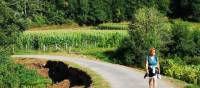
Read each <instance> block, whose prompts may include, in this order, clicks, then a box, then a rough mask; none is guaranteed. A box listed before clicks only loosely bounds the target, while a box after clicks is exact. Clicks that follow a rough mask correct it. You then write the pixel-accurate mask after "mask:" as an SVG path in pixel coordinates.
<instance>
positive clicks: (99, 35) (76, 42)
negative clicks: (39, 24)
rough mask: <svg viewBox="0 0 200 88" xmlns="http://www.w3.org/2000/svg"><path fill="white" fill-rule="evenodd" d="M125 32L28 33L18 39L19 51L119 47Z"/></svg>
mask: <svg viewBox="0 0 200 88" xmlns="http://www.w3.org/2000/svg"><path fill="white" fill-rule="evenodd" d="M127 35H128V32H127V31H123V30H104V31H102V30H46V31H26V32H24V33H23V34H22V35H21V36H20V37H19V39H18V43H17V47H18V48H19V49H41V50H47V49H69V48H96V47H102V48H112V47H117V46H119V44H120V42H121V41H122V40H123V38H124V37H125V36H127Z"/></svg>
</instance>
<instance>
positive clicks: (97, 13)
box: [88, 0, 108, 25]
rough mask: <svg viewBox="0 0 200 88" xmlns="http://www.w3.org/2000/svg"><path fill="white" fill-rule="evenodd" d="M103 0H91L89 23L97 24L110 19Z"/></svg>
mask: <svg viewBox="0 0 200 88" xmlns="http://www.w3.org/2000/svg"><path fill="white" fill-rule="evenodd" d="M104 4H105V3H104V2H103V0H90V1H89V5H90V9H89V19H88V20H89V23H91V24H93V25H96V24H99V23H102V22H104V21H106V19H108V15H107V13H106V11H105V9H106V8H105V7H104Z"/></svg>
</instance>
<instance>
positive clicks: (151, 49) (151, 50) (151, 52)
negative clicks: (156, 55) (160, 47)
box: [149, 48, 156, 56]
mask: <svg viewBox="0 0 200 88" xmlns="http://www.w3.org/2000/svg"><path fill="white" fill-rule="evenodd" d="M154 50H156V49H155V48H150V50H149V55H150V56H153V51H154Z"/></svg>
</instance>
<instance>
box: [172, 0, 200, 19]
mask: <svg viewBox="0 0 200 88" xmlns="http://www.w3.org/2000/svg"><path fill="white" fill-rule="evenodd" d="M170 10H171V13H169V14H170V17H173V18H178V17H180V18H183V19H185V20H192V21H198V22H200V0H171V5H170Z"/></svg>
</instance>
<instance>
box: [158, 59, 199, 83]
mask: <svg viewBox="0 0 200 88" xmlns="http://www.w3.org/2000/svg"><path fill="white" fill-rule="evenodd" d="M161 65H162V66H161V67H162V71H163V73H164V74H165V75H167V76H170V77H173V78H176V79H180V80H183V81H186V82H189V83H194V84H199V76H200V74H199V73H200V68H199V66H194V65H183V64H178V63H176V61H175V60H174V59H168V60H166V62H164V63H162V64H161Z"/></svg>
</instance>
